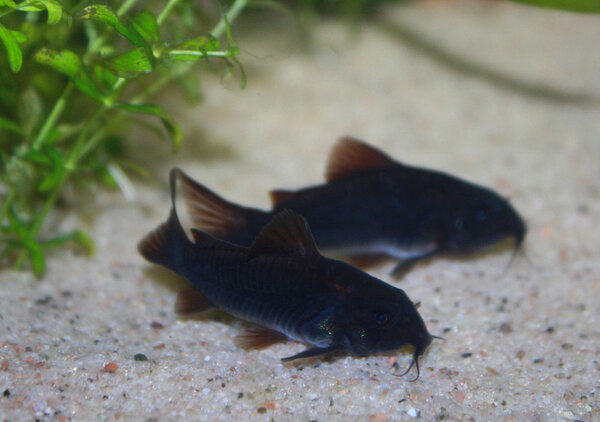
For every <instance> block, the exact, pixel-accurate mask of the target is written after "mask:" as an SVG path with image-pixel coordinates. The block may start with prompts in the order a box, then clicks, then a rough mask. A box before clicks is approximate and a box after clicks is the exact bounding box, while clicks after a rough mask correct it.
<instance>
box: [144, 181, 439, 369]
mask: <svg viewBox="0 0 600 422" xmlns="http://www.w3.org/2000/svg"><path fill="white" fill-rule="evenodd" d="M176 174H177V170H173V171H172V172H171V190H172V202H173V204H172V209H171V213H170V216H169V219H168V221H167V222H165V223H164V224H162V225H161V226H159V227H158V228H157V229H156V230H154V231H153V232H151V233H150V234H148V235H147V236H146V238H145V239H143V240H142V241H141V242H140V244H139V246H138V249H139V251H140V253H141V254H142V255H143V256H144V257H145V258H146V259H147V260H148V261H151V262H153V263H156V264H159V265H162V266H163V267H166V268H168V269H169V270H171V271H173V272H175V273H177V274H180V275H182V276H183V277H185V278H186V279H187V281H189V283H191V285H192V286H193V289H192V290H191V291H190V290H189V289H186V290H184V291H182V292H181V293H180V295H179V297H178V301H177V305H176V310H177V311H179V313H183V314H189V313H193V312H195V311H204V310H208V309H211V308H217V309H220V310H222V311H225V312H227V313H229V314H231V315H234V316H236V317H238V318H241V319H244V320H246V321H250V322H252V323H255V324H257V325H259V326H261V327H264V328H265V329H263V330H258V331H252V332H249V333H247V334H246V335H245V336H242V337H241V341H240V342H239V343H240V344H241V345H243V346H246V347H253V346H263V345H265V344H269V343H272V342H274V341H275V340H280V339H283V338H287V339H291V340H296V341H301V342H304V343H307V344H309V345H310V347H309V348H308V349H306V350H304V351H302V352H300V353H298V354H296V355H293V356H290V357H287V358H284V359H283V360H292V359H297V358H306V357H310V356H317V355H322V354H326V353H330V352H334V351H340V352H348V353H352V354H357V355H367V354H372V353H379V352H386V351H390V350H394V349H397V348H400V347H402V346H405V345H412V346H413V347H414V354H413V360H412V361H411V364H410V366H409V367H408V369H407V370H406V372H408V371H409V370H410V368H411V367H412V366H413V365H415V364H416V366H417V377H418V368H419V363H418V359H419V356H421V355H422V354H423V353H424V352H425V350H426V349H427V347H428V346H429V344H430V343H431V340H432V337H433V336H432V335H431V334H429V332H428V330H427V328H426V326H425V323H424V322H423V319H422V318H421V316H420V315H419V313H418V311H417V309H416V307H415V305H414V304H413V302H412V301H411V300H410V299H409V298H408V296H407V295H406V293H404V291H402V290H400V289H398V288H396V287H393V286H391V285H389V284H387V283H384V282H382V281H380V280H378V279H376V278H374V277H371V276H370V275H368V274H366V273H364V272H362V271H360V270H359V269H357V268H355V267H352V266H350V265H348V264H346V263H344V262H340V261H335V260H332V259H328V258H325V257H323V256H322V255H321V254H320V253H319V251H318V250H317V246H316V244H315V241H314V239H313V237H312V234H311V232H310V229H309V227H308V225H307V223H306V221H305V220H304V219H303V218H302V217H301V216H299V215H298V214H295V213H294V212H293V211H290V210H287V209H286V210H283V211H280V212H279V213H277V214H276V215H275V216H274V217H272V219H271V221H270V222H269V223H268V224H267V225H266V226H265V227H264V228H263V230H262V231H261V232H260V233H259V234H258V235H257V237H256V239H255V240H254V242H253V243H252V245H251V246H250V247H249V248H246V247H242V246H238V245H234V244H232V243H229V242H226V241H223V240H219V239H217V238H214V237H212V236H210V235H209V234H206V233H204V232H202V231H200V230H198V229H192V235H193V239H194V240H193V241H192V240H190V239H188V237H187V235H186V233H185V231H184V229H183V228H182V226H181V224H180V222H179V218H178V216H177V211H176V207H175V188H176V186H175V181H176ZM406 372H405V373H406Z"/></svg>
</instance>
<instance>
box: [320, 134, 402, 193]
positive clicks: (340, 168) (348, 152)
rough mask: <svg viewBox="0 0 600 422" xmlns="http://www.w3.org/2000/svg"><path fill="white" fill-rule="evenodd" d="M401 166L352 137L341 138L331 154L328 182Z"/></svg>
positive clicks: (327, 172)
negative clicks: (373, 170) (374, 170)
mask: <svg viewBox="0 0 600 422" xmlns="http://www.w3.org/2000/svg"><path fill="white" fill-rule="evenodd" d="M393 165H400V164H399V163H398V162H396V161H394V160H393V159H392V158H390V156H388V155H387V154H385V153H383V152H382V151H380V150H378V149H377V148H374V147H372V146H370V145H367V144H366V143H364V142H362V141H359V140H358V139H355V138H353V137H351V136H345V137H343V138H340V139H339V141H338V143H337V144H336V145H335V146H334V147H333V149H332V150H331V153H330V154H329V161H328V163H327V169H326V171H325V178H326V180H327V181H328V182H330V181H332V180H336V179H341V178H343V177H346V176H348V175H351V174H354V173H358V172H361V171H365V170H372V169H376V168H382V167H389V166H393Z"/></svg>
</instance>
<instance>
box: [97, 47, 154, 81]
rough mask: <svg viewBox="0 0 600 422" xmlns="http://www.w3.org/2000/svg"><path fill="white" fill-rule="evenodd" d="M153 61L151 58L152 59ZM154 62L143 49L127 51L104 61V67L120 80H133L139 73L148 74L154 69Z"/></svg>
mask: <svg viewBox="0 0 600 422" xmlns="http://www.w3.org/2000/svg"><path fill="white" fill-rule="evenodd" d="M152 59H153V57H152ZM155 62H156V61H155V60H151V58H150V57H149V56H148V54H147V50H146V49H145V48H143V47H139V48H136V49H135V50H131V51H128V52H127V53H124V54H121V55H119V56H116V57H113V58H112V59H110V60H106V62H105V63H106V66H107V67H108V68H109V69H110V70H112V71H113V72H115V73H116V74H117V75H118V76H120V77H122V78H133V77H136V76H138V75H140V74H141V73H148V72H151V71H152V69H154V64H155Z"/></svg>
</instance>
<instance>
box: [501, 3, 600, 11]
mask: <svg viewBox="0 0 600 422" xmlns="http://www.w3.org/2000/svg"><path fill="white" fill-rule="evenodd" d="M512 1H514V2H516V3H525V4H529V5H532V6H538V7H546V8H551V9H562V10H569V11H571V12H580V13H600V0H512Z"/></svg>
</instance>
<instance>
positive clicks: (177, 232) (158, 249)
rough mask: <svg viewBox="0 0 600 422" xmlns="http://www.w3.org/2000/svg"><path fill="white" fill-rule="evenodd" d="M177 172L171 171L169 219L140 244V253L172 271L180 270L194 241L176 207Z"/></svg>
mask: <svg viewBox="0 0 600 422" xmlns="http://www.w3.org/2000/svg"><path fill="white" fill-rule="evenodd" d="M175 176H176V175H175V173H174V172H173V171H172V172H171V202H172V206H171V213H170V214H169V219H168V220H167V221H166V222H164V223H163V224H161V225H160V226H158V227H157V228H156V229H155V230H153V231H152V232H150V233H149V234H148V235H147V236H146V237H145V238H143V239H142V241H141V242H140V243H139V244H138V251H139V252H140V254H141V255H142V256H143V257H144V258H146V259H147V260H148V261H150V262H154V263H155V264H159V265H162V266H163V267H166V268H168V269H170V270H172V271H176V272H177V271H180V267H181V265H182V259H183V258H184V257H185V256H186V254H185V253H183V251H184V250H185V248H187V247H189V246H190V245H191V244H192V242H191V241H190V240H189V239H188V237H187V235H186V234H185V231H184V229H183V227H182V225H181V222H180V221H179V217H178V216H177V209H176V207H175V181H176V180H175Z"/></svg>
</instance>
